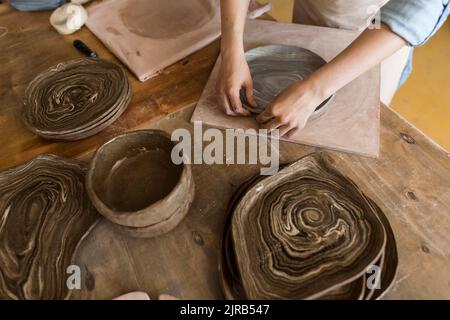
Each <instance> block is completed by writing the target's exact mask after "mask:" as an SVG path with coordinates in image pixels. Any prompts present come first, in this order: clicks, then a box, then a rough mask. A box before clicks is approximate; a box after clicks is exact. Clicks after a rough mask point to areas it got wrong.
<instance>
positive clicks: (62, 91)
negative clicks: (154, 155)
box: [23, 58, 131, 140]
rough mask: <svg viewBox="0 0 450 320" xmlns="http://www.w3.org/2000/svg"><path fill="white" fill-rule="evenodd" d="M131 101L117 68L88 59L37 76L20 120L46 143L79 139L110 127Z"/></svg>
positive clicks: (124, 76) (28, 90)
mask: <svg viewBox="0 0 450 320" xmlns="http://www.w3.org/2000/svg"><path fill="white" fill-rule="evenodd" d="M130 100H131V86H130V83H129V81H128V78H127V76H126V74H125V72H124V71H123V69H122V68H121V67H119V66H118V65H116V64H113V63H110V62H107V61H104V60H100V59H91V58H82V59H76V60H70V61H67V62H61V63H59V64H57V65H55V66H53V67H51V68H49V69H48V70H46V71H44V72H42V73H41V74H39V75H38V76H37V77H36V78H35V79H34V80H33V81H31V83H30V84H29V86H28V88H27V90H26V92H25V101H24V107H23V119H24V122H25V124H26V126H27V127H28V128H29V129H30V130H31V131H33V132H34V133H35V134H37V135H39V136H41V137H43V138H45V139H49V140H79V139H84V138H86V137H89V136H91V135H94V134H96V133H98V132H100V131H101V130H103V129H105V128H106V127H107V126H109V125H110V124H112V123H113V122H114V121H115V120H117V118H118V117H119V116H120V115H121V114H122V113H123V112H124V111H125V109H126V108H127V106H128V104H129V103H130Z"/></svg>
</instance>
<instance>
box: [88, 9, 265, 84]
mask: <svg viewBox="0 0 450 320" xmlns="http://www.w3.org/2000/svg"><path fill="white" fill-rule="evenodd" d="M269 9H270V5H259V4H257V3H256V2H254V1H252V4H251V6H250V12H249V17H252V18H254V17H257V16H260V15H262V14H263V13H265V12H267V11H268V10H269ZM88 13H89V19H88V21H87V23H86V26H87V27H88V28H89V29H90V30H91V31H92V32H93V33H94V34H95V35H96V36H97V37H98V38H99V39H100V40H101V41H102V42H103V43H104V44H105V45H106V47H108V48H109V49H110V50H111V51H112V52H113V53H114V54H115V55H116V56H117V57H118V58H119V59H120V60H121V61H122V62H123V63H124V64H125V65H127V66H128V68H130V70H131V71H132V72H133V73H134V74H135V75H136V77H137V78H138V79H139V80H141V81H145V80H147V79H149V78H151V77H153V76H155V75H157V74H158V72H159V71H161V70H162V69H164V68H165V67H167V66H169V65H171V64H173V63H175V62H177V61H179V60H181V59H183V58H185V57H186V56H188V55H190V54H191V53H193V52H195V51H197V50H199V49H201V48H203V47H205V46H206V45H208V44H210V43H211V42H213V41H214V40H215V39H217V38H218V37H219V36H220V1H219V0H183V1H179V0H164V1H159V0H109V1H103V2H100V3H98V4H96V5H92V6H90V7H89V8H88Z"/></svg>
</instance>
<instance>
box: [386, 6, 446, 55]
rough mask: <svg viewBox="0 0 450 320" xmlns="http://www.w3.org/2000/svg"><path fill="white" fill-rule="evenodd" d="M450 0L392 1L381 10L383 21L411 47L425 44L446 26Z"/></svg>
mask: <svg viewBox="0 0 450 320" xmlns="http://www.w3.org/2000/svg"><path fill="white" fill-rule="evenodd" d="M449 2H450V0H390V1H389V2H388V3H387V4H386V5H384V6H383V7H382V8H381V21H382V22H384V23H385V24H386V25H388V26H389V27H390V28H391V30H392V31H393V32H395V33H396V34H398V35H399V36H401V37H402V38H403V39H405V40H406V41H407V42H408V43H409V45H410V46H414V47H415V46H420V45H422V44H424V43H425V42H426V41H427V40H428V39H429V38H430V37H432V36H433V35H434V33H435V32H436V31H437V30H438V29H439V28H440V27H441V26H442V25H443V24H444V22H445V20H446V19H447V17H448V14H449V11H450V10H449Z"/></svg>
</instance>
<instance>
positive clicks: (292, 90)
mask: <svg viewBox="0 0 450 320" xmlns="http://www.w3.org/2000/svg"><path fill="white" fill-rule="evenodd" d="M325 99H326V97H324V94H323V93H321V90H320V88H318V87H316V86H314V85H313V84H312V83H311V82H309V81H308V80H305V81H299V82H296V83H294V84H293V85H291V86H290V87H288V88H287V89H285V90H284V91H282V92H281V93H280V94H279V95H278V97H277V98H276V99H275V100H274V101H273V102H272V103H271V104H270V105H269V106H268V107H267V108H266V110H265V111H264V112H263V113H261V114H260V115H259V116H258V117H257V118H256V120H257V121H258V122H259V123H260V124H261V128H263V129H268V130H274V129H278V130H279V135H280V137H282V136H286V137H288V138H289V137H291V136H292V135H294V134H295V133H296V132H298V131H299V130H301V129H303V128H304V127H305V125H306V122H307V121H308V119H309V117H310V116H311V114H312V113H313V112H314V110H315V109H316V108H317V106H319V105H320V104H321V103H322V102H323V101H325Z"/></svg>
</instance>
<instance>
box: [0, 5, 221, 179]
mask: <svg viewBox="0 0 450 320" xmlns="http://www.w3.org/2000/svg"><path fill="white" fill-rule="evenodd" d="M50 14H51V12H33V13H31V12H18V11H15V10H14V9H12V8H11V7H10V6H9V5H8V4H6V3H2V4H0V30H6V32H0V35H2V34H3V36H1V37H0V45H1V50H0V63H1V66H2V67H1V68H0V130H1V138H0V141H1V144H2V152H1V154H0V170H2V169H6V168H9V167H12V166H14V165H18V164H21V163H23V162H25V161H27V160H30V159H32V158H33V157H35V156H37V155H38V154H40V153H45V152H48V153H55V154H58V155H61V156H66V157H71V156H80V155H83V154H86V153H91V152H93V151H94V150H95V148H96V147H97V146H98V145H99V144H100V143H101V142H103V141H105V140H106V139H108V138H110V137H112V136H114V135H115V134H117V133H121V132H124V131H130V130H136V129H142V128H146V127H147V125H148V124H149V123H151V122H154V121H157V120H158V119H161V118H162V117H164V116H166V115H168V114H171V113H173V112H175V111H177V110H180V109H183V108H185V107H188V106H190V105H192V104H194V103H195V102H196V101H198V98H199V97H200V94H201V92H202V89H203V87H204V85H205V83H206V80H207V79H208V76H209V74H210V72H211V69H212V67H213V64H214V62H215V60H216V59H217V55H218V53H219V41H215V42H214V43H213V44H211V45H209V46H207V47H205V48H204V49H202V50H201V51H200V52H196V53H194V54H193V55H190V56H188V57H187V58H185V59H183V60H182V61H180V62H178V63H176V64H174V65H172V66H170V67H168V68H166V69H164V70H163V72H162V73H161V74H160V75H159V76H158V77H156V78H153V79H150V80H148V81H146V82H145V83H141V82H139V81H138V80H137V79H136V78H135V77H134V76H132V75H131V74H130V73H129V72H127V75H128V79H129V80H130V83H131V87H132V100H131V103H130V105H129V107H128V108H127V110H126V112H125V113H124V114H123V115H122V116H121V117H120V118H119V119H118V120H117V121H116V122H114V123H113V124H112V125H111V126H109V127H108V128H106V129H105V130H104V131H102V132H101V133H99V134H97V135H95V136H92V137H90V138H88V139H85V140H82V141H78V142H70V143H62V142H49V141H45V140H43V139H41V138H39V137H37V136H36V135H34V134H33V133H31V132H30V131H29V130H27V129H26V127H25V125H24V124H23V121H22V119H21V116H20V110H21V107H22V103H23V98H24V92H25V89H26V87H27V86H28V84H29V82H30V81H31V80H32V79H33V78H34V77H35V76H36V75H37V74H39V73H40V72H42V71H44V70H46V69H47V68H49V67H51V66H52V65H55V64H57V63H59V62H62V61H67V60H70V59H76V58H81V57H83V55H82V54H81V53H79V52H78V51H77V50H76V49H75V48H74V47H73V46H72V42H73V41H74V40H75V39H81V40H83V41H84V42H85V43H86V44H88V45H89V46H90V47H91V48H92V49H93V50H95V51H97V52H98V54H99V56H100V57H101V58H102V59H105V60H108V61H111V62H114V63H118V64H120V62H119V61H118V60H117V59H116V58H115V57H114V56H113V55H112V54H111V53H110V52H109V51H108V50H107V49H106V48H105V47H104V46H103V44H102V43H101V42H100V41H99V40H97V38H96V37H95V36H94V35H93V34H92V33H91V32H90V31H89V30H88V29H87V28H85V27H84V28H82V29H81V30H80V31H78V32H76V33H75V34H73V35H70V36H61V35H59V34H58V33H57V32H56V31H55V30H54V29H53V28H52V27H51V26H50V24H49V22H48V19H49V17H50ZM36 39H39V41H37V40H36ZM122 66H123V65H122Z"/></svg>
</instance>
